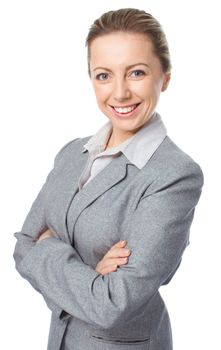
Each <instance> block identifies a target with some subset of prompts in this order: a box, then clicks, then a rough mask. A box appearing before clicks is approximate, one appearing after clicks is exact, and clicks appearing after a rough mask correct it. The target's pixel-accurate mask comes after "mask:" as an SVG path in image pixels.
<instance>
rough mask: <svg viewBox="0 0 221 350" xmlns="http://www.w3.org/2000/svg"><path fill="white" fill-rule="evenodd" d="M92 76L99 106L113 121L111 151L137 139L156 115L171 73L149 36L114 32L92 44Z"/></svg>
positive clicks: (110, 141)
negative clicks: (133, 138) (129, 138)
mask: <svg viewBox="0 0 221 350" xmlns="http://www.w3.org/2000/svg"><path fill="white" fill-rule="evenodd" d="M89 67H90V76H91V80H92V84H93V86H94V90H95V94H96V97H97V102H98V105H99V107H100V109H101V110H102V112H103V113H104V114H105V115H106V116H107V117H108V118H109V119H110V120H111V122H112V125H113V131H112V135H111V137H110V140H109V144H110V145H111V147H115V146H117V145H119V144H120V143H121V142H123V141H124V140H126V139H127V138H128V137H130V136H132V135H134V134H135V133H136V132H137V131H138V130H139V129H140V128H142V126H143V125H144V124H145V123H146V122H148V120H149V119H150V118H151V116H152V115H153V112H154V110H155V108H156V105H157V102H158V100H159V97H160V93H161V91H165V90H166V88H167V85H168V83H169V80H170V72H169V71H168V72H164V71H163V67H162V65H161V62H160V59H159V57H158V56H157V55H156V54H155V52H154V46H153V44H152V40H151V39H150V38H149V37H148V36H147V35H146V34H140V33H133V32H121V31H119V32H113V33H109V34H106V35H103V36H99V37H97V38H95V39H93V40H92V42H91V43H90V63H89Z"/></svg>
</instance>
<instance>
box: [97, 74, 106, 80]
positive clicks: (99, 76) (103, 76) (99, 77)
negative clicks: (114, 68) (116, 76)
mask: <svg viewBox="0 0 221 350" xmlns="http://www.w3.org/2000/svg"><path fill="white" fill-rule="evenodd" d="M96 79H98V80H102V81H104V80H107V79H108V74H107V73H100V74H98V75H97V76H96Z"/></svg>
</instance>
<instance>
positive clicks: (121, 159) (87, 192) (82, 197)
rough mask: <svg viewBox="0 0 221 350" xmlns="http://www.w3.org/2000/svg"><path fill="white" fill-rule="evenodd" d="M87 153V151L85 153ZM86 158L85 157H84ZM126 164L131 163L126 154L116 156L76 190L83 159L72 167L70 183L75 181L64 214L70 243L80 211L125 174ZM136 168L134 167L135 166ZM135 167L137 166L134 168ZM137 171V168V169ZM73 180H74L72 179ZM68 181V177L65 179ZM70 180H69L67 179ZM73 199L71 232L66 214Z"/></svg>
mask: <svg viewBox="0 0 221 350" xmlns="http://www.w3.org/2000/svg"><path fill="white" fill-rule="evenodd" d="M85 155H87V152H86V154H85ZM86 158H87V157H86ZM127 164H132V163H131V162H130V161H129V160H128V159H127V158H126V156H125V155H124V154H123V153H122V154H120V155H119V156H118V157H117V158H115V159H113V160H112V161H111V162H110V163H109V164H108V165H107V166H106V167H105V168H104V169H103V170H102V171H101V172H100V173H98V174H97V175H96V176H95V177H94V178H93V179H92V180H90V181H89V183H88V184H87V185H86V186H85V187H83V188H82V189H81V190H80V191H78V180H79V177H80V175H81V173H82V171H83V170H84V166H85V165H86V163H85V161H84V162H83V164H82V162H81V161H80V162H79V164H78V169H77V171H76V169H74V172H73V176H72V183H73V182H74V183H75V187H74V188H73V192H72V195H71V196H70V197H69V200H68V201H67V205H66V210H65V212H66V215H65V226H66V230H67V233H68V239H69V242H70V243H71V241H72V235H73V229H74V225H75V223H76V221H77V219H78V217H79V215H80V214H81V212H82V211H83V210H84V209H85V208H87V207H88V206H89V205H90V204H91V203H93V202H94V201H95V200H96V199H97V198H98V197H99V196H101V195H102V194H103V193H104V192H106V191H108V189H109V188H111V187H113V186H115V185H116V184H117V183H119V182H120V181H122V180H123V179H124V178H125V177H126V175H127ZM135 168H136V167H135ZM136 169H137V168H136ZM137 171H138V170H137ZM73 180H74V181H73ZM67 181H68V179H67ZM69 181H70V180H69ZM73 200H74V206H72V208H71V222H72V225H71V226H72V232H69V230H68V225H67V215H68V211H69V209H70V206H71V204H72V201H73Z"/></svg>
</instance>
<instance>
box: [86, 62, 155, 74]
mask: <svg viewBox="0 0 221 350" xmlns="http://www.w3.org/2000/svg"><path fill="white" fill-rule="evenodd" d="M141 65H142V66H146V67H148V68H150V66H148V64H146V63H143V62H139V63H135V64H130V65H129V66H127V67H126V70H128V69H131V68H133V67H135V66H141ZM97 69H104V70H106V71H108V72H111V69H109V68H107V67H96V68H94V69H93V72H94V71H95V70H97Z"/></svg>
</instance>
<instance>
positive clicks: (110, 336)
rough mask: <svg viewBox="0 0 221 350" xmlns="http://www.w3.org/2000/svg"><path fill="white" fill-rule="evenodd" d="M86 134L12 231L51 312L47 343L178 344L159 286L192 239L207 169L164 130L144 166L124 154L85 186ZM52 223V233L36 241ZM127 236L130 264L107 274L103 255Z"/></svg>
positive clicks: (161, 349)
mask: <svg viewBox="0 0 221 350" xmlns="http://www.w3.org/2000/svg"><path fill="white" fill-rule="evenodd" d="M90 137H91V136H89V137H86V138H76V139H74V140H72V141H71V142H69V143H68V144H67V145H65V146H64V147H63V148H62V149H61V150H60V151H59V153H58V154H57V156H56V157H55V162H54V168H53V169H52V170H51V172H50V173H49V175H48V177H47V179H46V182H45V184H44V185H43V187H42V189H41V190H40V192H39V194H38V196H37V198H36V199H35V201H34V203H33V205H32V207H31V209H30V211H29V213H28V215H27V217H26V219H25V221H24V224H23V226H22V228H21V231H19V232H16V233H15V237H16V238H17V242H16V246H15V251H14V259H15V262H16V268H17V270H18V272H19V273H20V274H21V276H22V277H24V278H25V279H27V280H28V281H29V282H30V284H31V285H32V286H33V287H34V288H35V289H36V290H37V291H38V292H40V293H41V294H42V296H43V297H44V299H45V301H46V303H47V305H48V307H49V308H50V309H51V310H52V318H51V326H50V333H49V339H48V350H61V349H63V350H88V348H90V349H91V350H99V349H102V350H103V349H106V350H109V349H124V350H129V349H134V350H147V349H148V350H172V333H171V326H170V320H169V315H168V312H167V309H166V306H165V304H164V302H163V300H162V298H161V296H160V293H159V288H160V287H161V286H162V285H165V284H167V283H168V282H169V281H170V280H171V278H172V277H173V275H174V273H175V271H176V270H177V268H178V266H179V264H180V262H181V259H182V254H183V252H184V250H185V248H186V247H187V245H188V244H189V233H190V226H191V223H192V220H193V217H194V211H195V207H196V205H197V203H198V201H199V198H200V195H201V190H202V186H203V173H202V170H201V168H200V166H199V165H198V164H197V163H196V162H195V161H194V160H193V159H192V158H191V157H190V156H188V155H187V154H186V153H185V152H183V151H182V150H181V149H180V148H179V147H178V146H177V145H176V144H175V143H174V142H173V141H172V140H171V139H170V138H169V137H168V136H166V137H165V138H164V140H163V141H162V142H161V143H160V145H159V146H158V147H157V149H156V150H155V152H154V153H153V154H152V155H151V157H150V158H149V160H148V161H147V162H146V164H145V165H144V166H143V168H142V169H139V168H137V167H136V166H135V165H134V164H133V163H132V162H131V161H130V160H129V159H127V157H126V156H125V155H124V154H123V153H121V154H120V155H119V156H118V157H117V158H115V159H113V160H112V161H111V162H110V163H109V164H108V165H107V166H106V167H105V168H104V169H103V170H102V171H100V172H99V173H98V174H97V175H96V176H95V177H94V178H93V179H92V180H91V181H90V182H89V183H88V184H87V186H85V187H84V188H82V189H81V190H80V191H79V190H78V180H79V177H80V175H81V174H82V172H83V170H84V168H85V166H86V164H87V160H88V152H87V151H86V152H82V148H83V145H84V144H85V143H86V142H87V141H88V140H89V138H90ZM47 228H49V229H51V230H52V231H53V233H54V237H52V238H47V239H45V240H43V241H40V242H38V243H36V240H37V239H38V237H39V235H40V234H41V233H42V232H44V231H45V230H46V229H47ZM121 239H126V240H127V241H128V247H129V248H130V249H131V250H132V254H131V256H130V258H129V262H128V264H127V265H124V266H121V267H120V268H118V270H117V271H116V272H113V273H110V274H108V275H105V276H102V275H101V274H99V273H98V272H96V271H95V268H96V265H97V263H98V262H99V261H100V260H101V259H102V258H103V256H104V255H105V254H106V253H107V251H108V250H109V249H110V247H111V246H112V245H113V244H115V243H116V242H118V241H119V240H121ZM66 334H68V335H69V336H68V337H66Z"/></svg>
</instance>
